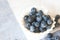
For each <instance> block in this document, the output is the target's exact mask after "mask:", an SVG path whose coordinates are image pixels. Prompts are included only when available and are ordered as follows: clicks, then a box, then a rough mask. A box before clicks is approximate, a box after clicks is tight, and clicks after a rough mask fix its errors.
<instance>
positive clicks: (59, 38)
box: [52, 36, 60, 40]
mask: <svg viewBox="0 0 60 40" xmlns="http://www.w3.org/2000/svg"><path fill="white" fill-rule="evenodd" d="M52 39H53V40H60V37H59V36H53V37H52Z"/></svg>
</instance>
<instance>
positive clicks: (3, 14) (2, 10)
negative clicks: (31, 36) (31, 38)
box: [0, 0, 26, 40]
mask: <svg viewBox="0 0 60 40" xmlns="http://www.w3.org/2000/svg"><path fill="white" fill-rule="evenodd" d="M15 39H17V40H26V38H25V36H24V34H23V32H22V30H21V28H20V25H19V23H18V22H17V21H16V18H15V17H14V15H13V13H12V11H11V9H10V7H9V4H8V2H7V1H6V0H0V40H15Z"/></svg>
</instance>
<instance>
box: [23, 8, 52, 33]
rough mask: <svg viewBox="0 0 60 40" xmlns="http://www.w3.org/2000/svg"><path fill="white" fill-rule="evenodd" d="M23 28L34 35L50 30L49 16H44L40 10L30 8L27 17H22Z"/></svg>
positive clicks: (50, 21)
mask: <svg viewBox="0 0 60 40" xmlns="http://www.w3.org/2000/svg"><path fill="white" fill-rule="evenodd" d="M24 22H25V27H26V28H27V29H28V30H30V31H31V32H34V33H39V32H44V31H46V30H48V29H50V28H51V25H52V23H53V21H52V19H51V17H50V16H49V15H45V14H44V13H43V11H42V10H39V11H37V9H36V8H34V7H33V8H32V9H31V11H30V12H29V14H28V15H25V16H24Z"/></svg>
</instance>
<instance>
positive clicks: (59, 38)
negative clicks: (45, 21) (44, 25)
mask: <svg viewBox="0 0 60 40" xmlns="http://www.w3.org/2000/svg"><path fill="white" fill-rule="evenodd" d="M47 40H60V36H54V35H53V33H48V35H47Z"/></svg>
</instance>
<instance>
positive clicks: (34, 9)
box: [29, 7, 37, 15]
mask: <svg viewBox="0 0 60 40" xmlns="http://www.w3.org/2000/svg"><path fill="white" fill-rule="evenodd" d="M36 13H37V9H36V8H34V7H33V8H32V9H31V12H30V14H29V15H34V14H36Z"/></svg>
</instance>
